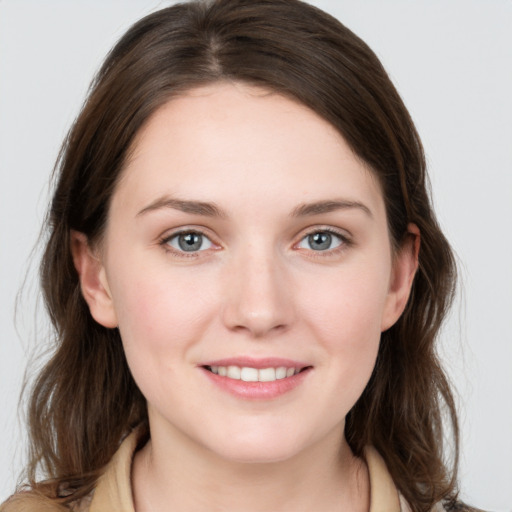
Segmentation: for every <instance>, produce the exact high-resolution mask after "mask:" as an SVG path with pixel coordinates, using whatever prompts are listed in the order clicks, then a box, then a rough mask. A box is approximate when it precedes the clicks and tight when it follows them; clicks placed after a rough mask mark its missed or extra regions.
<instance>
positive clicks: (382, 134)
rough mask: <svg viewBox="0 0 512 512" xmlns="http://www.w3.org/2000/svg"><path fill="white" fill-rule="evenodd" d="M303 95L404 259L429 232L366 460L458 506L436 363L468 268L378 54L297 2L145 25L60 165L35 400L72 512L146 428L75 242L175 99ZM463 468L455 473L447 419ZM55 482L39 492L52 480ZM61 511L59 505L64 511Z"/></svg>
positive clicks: (193, 7) (388, 359)
mask: <svg viewBox="0 0 512 512" xmlns="http://www.w3.org/2000/svg"><path fill="white" fill-rule="evenodd" d="M226 80H227V81H239V82H246V83H250V84H254V85H259V86H262V87H265V88H268V89H270V90H273V91H276V92H278V93H281V94H283V95H286V96H288V97H292V98H294V99H296V100H298V101H299V102H301V103H303V104H304V105H306V106H308V107H309V108H311V109H312V110H314V111H315V112H317V113H318V114H319V115H320V116H322V117H323V118H325V119H326V120H327V121H329V122H330V123H331V124H332V125H333V126H335V127H336V128H337V129H338V131H339V132H340V133H341V134H342V136H343V137H344V138H345V139H346V141H347V142H348V144H349V145H350V146H351V148H352V150H353V151H354V152H355V154H357V155H358V156H359V157H360V158H361V159H362V160H363V161H364V162H366V163H367V165H368V166H369V167H370V168H371V169H372V170H373V172H374V174H375V175H376V176H377V177H378V178H379V180H380V183H381V186H382V190H383V194H384V199H385V202H386V208H387V219H388V225H389V231H390V236H391V239H392V241H393V244H394V246H395V248H397V247H399V246H400V244H401V242H402V240H403V237H404V236H405V234H406V232H407V224H408V223H411V222H412V223H415V224H416V225H417V226H418V227H419V229H420V232H421V250H420V254H419V270H418V273H417V275H416V277H415V280H414V284H413V289H412V294H411V297H410V300H409V302H408V305H407V308H406V310H405V312H404V314H403V315H402V316H401V318H400V319H399V320H398V322H397V323H396V324H395V325H394V326H393V327H391V328H390V329H389V330H387V331H386V332H384V333H383V334H382V339H381V344H380V349H379V355H378V359H377V364H376V367H375V369H374V372H373V375H372V377H371V380H370V382H369V383H368V385H367V387H366V389H365V391H364V393H363V395H362V396H361V397H360V399H359V400H358V402H357V403H356V405H355V406H354V407H353V409H352V410H351V411H350V413H349V415H348V417H347V420H346V437H347V440H348V442H349V444H350V446H351V448H352V450H353V452H354V453H355V454H356V455H358V456H361V455H362V453H363V448H364V447H365V446H366V445H369V444H372V445H374V446H375V447H376V448H377V449H378V450H379V452H380V453H381V454H382V456H383V457H384V459H385V461H386V463H387V465H388V468H389V471H390V472H391V475H392V477H393V479H394V481H395V483H396V485H397V487H398V488H399V490H400V491H401V493H402V494H403V495H404V497H405V498H406V500H407V501H408V502H409V503H410V505H411V507H412V509H413V511H415V512H419V511H426V510H430V509H431V508H432V506H433V505H434V503H436V502H438V501H440V500H444V501H445V502H446V503H448V504H452V505H454V504H455V500H456V495H457V490H456V467H457V459H458V426H457V418H456V412H455V406H454V400H453V397H452V393H451V391H450V386H449V384H448V381H447V378H446V376H445V374H444V372H443V370H442V368H441V365H440V362H439V359H438V357H437V354H436V350H435V340H436V336H437V334H438V331H439V328H440V326H441V322H442V320H443V318H444V316H445V314H446V312H447V309H448V307H449V306H450V303H451V300H452V295H453V290H454V283H455V265H454V259H453V255H452V252H451V250H450V247H449V245H448V243H447V241H446V239H445V237H444V236H443V234H442V232H441V231H440V229H439V226H438V224H437V221H436V219H435V216H434V213H433V211H432V207H431V204H430V199H429V194H428V190H427V185H426V170H425V169H426V164H425V159H424V154H423V149H422V145H421V142H420V139H419V137H418V134H417V132H416V130H415V127H414V125H413V122H412V120H411V118H410V116H409V114H408V112H407V110H406V108H405V106H404V104H403V102H402V100H401V99H400V97H399V95H398V93H397V91H396V90H395V88H394V86H393V84H392V83H391V81H390V79H389V78H388V76H387V74H386V72H385V70H384V69H383V67H382V65H381V64H380V62H379V60H378V59H377V57H376V56H375V54H374V53H373V52H372V51H371V50H370V49H369V48H368V46H367V45H366V44H365V43H364V42H363V41H361V39H359V38H358V37H357V36H355V35H354V34H353V33H352V32H351V31H350V30H348V29H347V28H346V27H344V26H343V25H342V24H341V23H340V22H338V21H337V20H335V19H334V18H333V17H331V16H329V15H328V14H326V13H324V12H322V11H320V10H319V9H317V8H315V7H312V6H310V5H308V4H305V3H303V2H300V1H297V0H214V1H204V2H202V1H199V2H190V3H184V4H178V5H174V6H172V7H169V8H166V9H163V10H160V11H158V12H156V13H154V14H151V15H149V16H147V17H146V18H144V19H142V20H141V21H139V22H138V23H136V24H135V25H134V26H133V27H132V28H131V29H130V30H129V31H128V32H127V33H126V34H125V35H124V37H123V38H122V39H121V40H120V41H119V42H118V44H117V45H116V46H115V47H114V49H113V50H112V51H111V53H110V54H109V55H108V57H107V59H106V61H105V63H104V65H103V67H102V68H101V69H100V71H99V73H98V75H97V76H96V78H95V81H94V82H93V84H92V88H91V91H90V94H89V97H88V99H87V101H86V103H85V105H84V107H83V109H82V112H81V113H80V115H79V117H78V118H77V120H76V122H75V124H74V126H73V127H72V129H71V131H70V132H69V135H68V137H67V139H66V141H65V143H64V146H63V149H62V151H61V155H60V157H59V160H58V162H57V166H56V169H57V174H56V189H55V194H54V197H53V201H52V203H51V208H50V211H49V217H48V241H47V246H46V252H45V254H44V257H43V261H42V265H41V282H42V287H43V290H44V297H45V301H46V305H47V309H48V312H49V314H50V317H51V320H52V322H53V325H54V327H55V331H56V340H57V342H56V346H55V351H54V354H53V357H52V358H51V360H50V361H49V362H48V363H47V364H46V366H45V367H44V369H43V371H42V372H41V374H40V375H39V376H38V378H37V380H36V381H35V384H34V386H33V391H32V396H31V402H30V409H29V423H30V435H31V443H32V444H31V447H32V452H31V456H32V459H31V463H30V467H29V482H30V485H31V487H32V489H34V490H36V491H38V492H40V493H42V494H44V495H46V496H49V497H51V498H54V499H57V498H59V492H60V491H59V489H60V488H61V487H62V485H63V483H64V482H66V485H67V486H68V488H71V489H73V490H74V492H73V494H72V495H71V496H68V497H62V498H61V499H60V501H62V502H63V503H66V502H69V501H70V500H72V499H76V498H77V497H80V496H83V495H85V494H87V493H88V492H89V491H90V490H91V489H92V488H93V486H94V482H95V480H96V478H97V477H98V475H99V474H100V471H101V469H102V467H104V465H105V464H106V463H107V462H108V461H109V460H110V458H111V457H112V455H113V454H114V452H115V451H116V449H117V448H118V446H119V443H120V441H121V440H122V438H123V437H124V436H126V434H127V433H128V432H129V431H130V430H131V429H132V428H133V427H134V426H135V425H138V424H143V425H146V428H147V415H146V406H145V400H144V397H143V396H142V394H141V393H140V391H139V390H138V389H137V386H136V384H135V382H134V381H133V379H132V377H131V375H130V372H129V369H128V366H127V363H126V360H125V357H124V354H123V349H122V345H121V340H120V337H119V333H118V331H117V330H116V329H107V328H104V327H102V326H101V325H99V324H97V323H96V322H95V321H94V320H93V319H92V317H91V315H90V313H89V310H88V307H87V304H86V302H85V301H84V299H83V298H82V295H81V292H80V287H79V282H78V276H77V273H76V271H75V268H74V266H73V261H72V258H71V252H70V231H71V230H76V231H79V232H82V233H84V234H85V235H86V236H87V237H88V239H89V241H91V242H94V241H97V240H99V239H100V237H101V234H102V230H103V228H104V226H105V222H106V218H107V215H108V209H109V202H110V199H111V197H112V194H113V191H114V190H115V187H116V183H117V181H118V180H119V176H120V174H121V173H122V171H123V165H124V163H125V161H126V158H127V155H128V152H129V150H130V147H131V144H132V142H133V140H134V137H135V136H136V134H137V133H138V131H139V130H140V128H141V126H142V125H143V124H144V123H145V122H146V121H147V120H148V118H149V116H151V114H152V113H154V112H155V111H156V109H158V107H160V106H161V105H162V104H164V103H165V102H167V101H168V100H169V99H170V98H172V97H173V96H176V95H179V94H180V93H183V92H184V91H186V90H188V89H190V88H192V87H196V86H199V85H203V84H207V83H212V82H216V81H226ZM444 411H447V413H448V419H449V420H450V421H451V425H450V427H451V432H452V433H453V436H454V447H455V450H454V453H455V455H454V463H453V466H452V467H448V466H447V464H446V461H445V460H444V459H443V432H444V431H443V425H442V417H443V415H444V414H443V412H444ZM39 467H40V468H42V469H43V471H44V472H45V473H46V475H47V476H48V478H50V479H51V480H49V481H47V482H46V483H37V482H36V481H35V474H36V469H37V468H39ZM58 501H59V500H58Z"/></svg>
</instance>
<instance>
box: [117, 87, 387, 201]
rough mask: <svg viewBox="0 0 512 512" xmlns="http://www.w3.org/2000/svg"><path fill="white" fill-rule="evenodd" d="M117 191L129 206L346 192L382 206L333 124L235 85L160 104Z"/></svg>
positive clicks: (364, 169) (283, 100)
mask: <svg viewBox="0 0 512 512" xmlns="http://www.w3.org/2000/svg"><path fill="white" fill-rule="evenodd" d="M271 192H272V193H271ZM119 194H121V195H124V196H126V197H124V201H125V202H126V201H131V202H135V203H138V204H137V205H135V204H134V207H143V204H144V203H147V202H148V201H150V200H152V199H154V198H155V196H156V195H163V194H169V195H178V196H183V195H185V196H190V195H191V194H192V195H193V196H194V199H198V200H212V199H213V200H216V199H217V198H218V199H219V200H223V199H225V200H226V201H232V203H233V204H235V203H236V202H237V201H235V199H237V198H238V199H239V200H240V199H244V200H249V199H250V198H251V197H253V196H257V195H258V194H259V195H260V198H261V199H265V200H266V199H268V200H270V199H271V198H272V197H273V198H274V199H278V200H279V201H281V202H282V203H283V204H284V203H285V202H286V201H290V202H293V201H295V202H297V200H298V198H299V197H300V198H301V200H303V201H306V200H318V199H321V197H315V196H325V195H330V196H333V195H344V194H352V195H355V196H359V197H358V199H363V198H365V199H366V201H370V202H371V203H379V202H381V192H380V187H379V185H378V183H377V181H376V179H375V178H374V175H373V173H372V172H370V171H369V170H368V168H367V166H366V165H365V164H364V163H363V162H362V161H361V160H360V159H359V158H358V157H356V156H355V155H354V153H353V152H352V150H351V149H350V147H349V146H348V144H347V143H346V141H345V140H344V139H343V137H342V136H341V135H340V134H339V132H338V131H337V130H336V129H335V128H334V127H333V126H332V125H331V124H329V123H328V122H327V121H325V120H324V119H323V118H321V117H320V116H318V115H317V114H316V113H315V112H313V111H312V110H310V109H309V108H307V107H305V106H304V105H302V104H300V103H299V102H297V101H294V100H292V99H289V98H286V97H284V96H282V95H279V94H277V93H273V92H271V91H268V90H266V89H263V88H260V87H254V86H248V85H245V84H240V83H234V84H233V83H219V84H213V85H209V86H205V87H199V88H196V89H193V90H191V91H189V92H187V93H186V94H183V95H181V96H179V97H176V98H173V99H171V100H170V101H169V102H167V103H166V104H165V105H163V106H162V107H160V108H159V109H158V110H157V111H156V112H155V113H154V114H153V116H152V117H151V118H150V119H149V120H148V122H147V123H146V124H145V126H144V127H143V128H142V129H141V130H140V132H139V133H138V135H137V137H136V140H135V142H134V144H133V148H132V151H131V155H130V158H129V160H128V162H127V165H126V167H125V170H124V173H123V177H122V179H121V182H120V184H119V186H118V190H117V191H116V194H114V195H115V196H116V195H119ZM128 196H131V197H128ZM114 199H115V198H114ZM238 202H239V201H238ZM374 206H377V205H374ZM378 206H380V205H378Z"/></svg>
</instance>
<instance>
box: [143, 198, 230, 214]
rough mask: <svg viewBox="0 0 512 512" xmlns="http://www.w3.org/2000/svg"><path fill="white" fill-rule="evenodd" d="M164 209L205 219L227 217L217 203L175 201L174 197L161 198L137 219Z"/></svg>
mask: <svg viewBox="0 0 512 512" xmlns="http://www.w3.org/2000/svg"><path fill="white" fill-rule="evenodd" d="M164 208H172V209H174V210H179V211H182V212H184V213H192V214H195V215H203V216H205V217H227V215H226V213H225V212H224V211H223V210H222V209H221V208H219V207H218V206H217V205H216V204H215V203H207V202H204V201H188V200H184V199H175V198H172V197H161V198H159V199H157V200H156V201H153V202H152V203H151V204H149V205H148V206H146V207H145V208H143V209H142V210H141V211H140V212H139V213H137V217H138V216H140V215H144V214H145V213H148V212H152V211H155V210H161V209H164Z"/></svg>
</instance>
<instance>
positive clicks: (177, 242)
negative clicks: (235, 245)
mask: <svg viewBox="0 0 512 512" xmlns="http://www.w3.org/2000/svg"><path fill="white" fill-rule="evenodd" d="M164 243H165V244H167V245H170V246H171V247H172V248H173V249H175V250H176V251H179V252H199V251H205V250H206V249H210V248H211V247H212V246H213V243H212V241H211V240H210V239H209V238H208V237H207V236H206V235H203V234H202V233H198V232H197V231H182V232H181V233H177V234H175V235H172V236H170V237H169V238H167V239H166V240H164Z"/></svg>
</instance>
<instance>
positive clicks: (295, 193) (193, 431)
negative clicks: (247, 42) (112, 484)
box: [73, 84, 419, 512]
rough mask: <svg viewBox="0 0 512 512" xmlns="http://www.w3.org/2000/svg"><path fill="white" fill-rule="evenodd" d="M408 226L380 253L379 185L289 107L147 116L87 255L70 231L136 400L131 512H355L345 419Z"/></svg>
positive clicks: (391, 294) (415, 241) (216, 89)
mask: <svg viewBox="0 0 512 512" xmlns="http://www.w3.org/2000/svg"><path fill="white" fill-rule="evenodd" d="M205 203H207V204H205ZM409 230H410V233H409V236H408V237H406V241H405V242H404V245H403V247H402V249H401V250H399V251H398V252H396V253H393V251H392V249H391V245H390V240H389V233H388V229H387V222H386V213H385V206H384V200H383V197H382V193H381V190H380V186H379V184H378V183H377V181H376V179H375V178H374V177H373V175H372V174H371V173H370V172H369V170H368V169H367V168H366V166H365V165H364V164H363V163H362V162H361V161H360V160H359V159H358V158H357V157H356V156H355V155H354V154H353V153H352V151H351V150H350V148H349V147H348V145H347V144H346V142H345V141H344V139H343V138H342V137H341V136H340V135H339V133H338V132H337V131H336V130H335V129H334V128H333V127H332V126H331V125H330V124H328V123H327V122H326V121H324V120H323V119H321V118H320V117H319V116H317V115H316V114H315V113H314V112H312V111H311V110H309V109H307V108H306V107H304V106H302V105H300V104H298V103H296V102H293V101H291V100H290V99H287V98H284V97H282V96H280V95H277V94H272V93H269V92H267V91H265V90H263V89H260V88H255V87H249V86H247V85H242V84H214V85H211V86H208V87H202V88H198V89H195V90H193V91H191V92H189V93H188V94H186V95H182V96H180V97H178V98H175V99H172V100H171V101H169V102H168V103H167V104H166V105H164V106H163V107H161V108H160V109H159V110H158V111H157V112H156V113H155V114H154V115H153V117H152V118H151V119H150V120H149V122H148V123H147V124H146V125H145V126H144V127H143V129H142V130H141V131H140V133H139V134H138V137H137V140H136V141H135V144H134V148H133V152H132V155H131V158H130V159H129V161H128V163H127V165H126V168H125V170H124V174H123V177H122V179H121V181H120V182H119V184H118V186H117V188H116V191H115V193H114V195H113V198H112V203H111V207H110V211H109V218H108V224H107V227H106V231H105V234H104V237H103V238H102V242H101V247H99V248H93V247H89V245H88V244H87V240H86V239H85V237H83V235H81V234H79V233H75V234H74V235H73V255H74V260H75V265H76V267H77V270H78V272H79V275H80V280H81V285H82V292H83V294H84V297H85V299H86V300H87V302H88V304H89V307H90V311H91V314H92V315H93V317H94V318H95V319H96V321H98V322H99V323H100V324H102V325H104V326H106V327H118V328H119V330H120V333H121V337H122V340H123V345H124V349H125V352H126V357H127V360H128V364H129V366H130V369H131V371H132V374H133V376H134V378H135V381H136V382H137V384H138V386H139V387H140V389H141V391H142V393H143V394H144V396H145V397H146V399H147V402H148V414H149V422H150V430H151V439H150V441H149V442H148V444H147V445H146V446H145V447H144V448H143V449H142V450H141V451H140V452H138V453H137V455H136V457H135V460H134V464H133V469H132V480H133V492H134V501H135V507H136V510H137V512H145V511H151V510H187V511H196V510H197V511H199V510H206V509H208V510H229V511H231V510H233V511H234V510H244V511H249V512H250V511H253V510H254V511H256V510H258V511H263V510H272V511H288V510H295V511H308V510H309V511H310V510H322V511H330V510H333V511H334V510H340V504H343V510H347V511H364V510H368V507H369V492H370V491H369V482H368V474H367V470H366V467H365V465H364V462H362V461H361V460H359V459H357V458H355V457H354V456H353V454H352V452H351V450H350V448H349V447H348V445H347V443H346V440H345V438H344V435H343V432H344V424H345V417H346V415H347V413H348V412H349V411H350V409H351V408H352V406H353V405H354V403H355V402H356V401H357V399H358V397H359V396H360V395H361V393H362V392H363V390H364V388H365V386H366V383H367V382H368V379H369V378H370V375H371V373H372V370H373V368H374V364H375V360H376V356H377V352H378V347H379V340H380V334H381V332H382V331H383V330H385V329H387V328H389V327H390V326H391V325H392V324H393V323H394V322H395V321H396V320H397V319H398V317H399V316H400V314H401V313H402V311H403V309H404V307H405V304H406V301H407V298H408V295H409V291H410V287H411V283H412V279H413V277H414V273H415V271H416V267H417V252H418V246H419V235H418V232H417V229H416V228H415V226H410V227H409ZM228 366H231V367H237V368H238V367H240V368H248V370H244V371H246V374H245V375H246V376H249V377H248V378H249V379H252V378H253V377H254V375H258V377H256V378H260V380H261V379H262V380H264V381H265V382H244V381H243V380H239V379H240V375H237V371H238V372H240V370H237V368H235V369H234V370H233V368H231V369H230V370H229V369H227V367H228ZM280 366H283V367H285V368H286V370H287V371H288V370H289V369H290V367H292V368H293V369H292V373H297V374H296V375H293V376H292V375H289V374H288V373H287V374H286V375H289V376H287V377H286V376H285V377H283V378H281V377H282V375H281V376H280V377H279V378H278V377H277V375H278V373H279V371H282V370H276V367H280ZM217 367H220V368H222V367H224V368H226V371H228V372H230V373H228V375H221V373H222V372H223V371H224V370H222V369H220V368H217ZM258 369H259V371H260V372H261V370H264V371H263V373H264V374H265V376H266V377H265V378H263V377H261V375H263V373H258ZM299 371H300V373H298V372H299ZM213 372H217V373H213ZM231 372H234V374H233V373H231ZM272 372H274V373H272ZM242 373H243V372H242ZM269 376H270V377H269ZM267 379H270V381H267ZM272 379H274V380H273V381H272ZM276 379H277V380H276Z"/></svg>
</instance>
